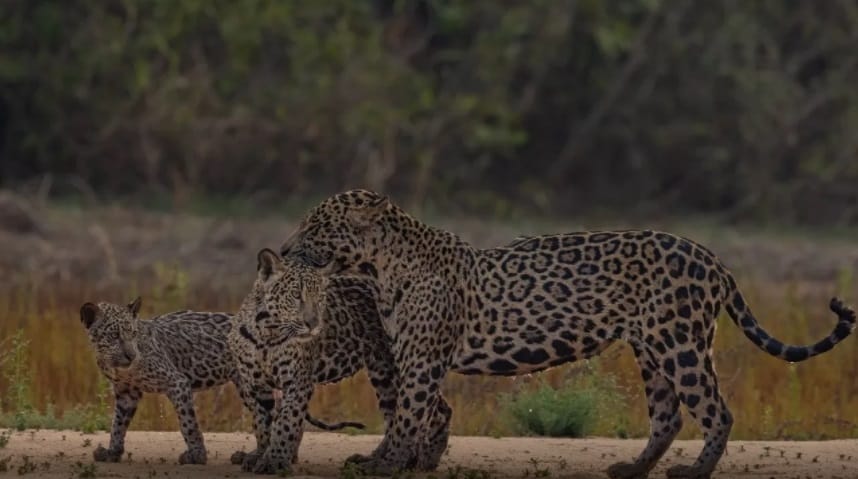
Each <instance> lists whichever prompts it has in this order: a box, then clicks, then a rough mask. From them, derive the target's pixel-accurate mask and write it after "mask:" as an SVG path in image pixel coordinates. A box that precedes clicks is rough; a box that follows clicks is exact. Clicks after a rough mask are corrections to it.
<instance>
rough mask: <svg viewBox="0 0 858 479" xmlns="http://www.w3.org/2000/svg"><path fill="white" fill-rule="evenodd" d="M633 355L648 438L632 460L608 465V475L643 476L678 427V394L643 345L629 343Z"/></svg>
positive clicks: (621, 477)
mask: <svg viewBox="0 0 858 479" xmlns="http://www.w3.org/2000/svg"><path fill="white" fill-rule="evenodd" d="M632 349H633V350H634V352H635V359H636V360H637V363H638V366H640V368H641V376H642V377H643V380H644V386H645V391H646V399H647V405H648V407H649V420H650V433H649V441H648V442H647V444H646V447H645V448H644V450H643V452H641V454H640V455H639V456H638V458H637V459H635V462H634V463H626V462H619V463H616V464H614V465H612V466H611V467H609V468H608V471H607V472H608V476H610V477H611V479H643V478H645V477H647V474H648V473H649V471H650V470H652V468H653V467H655V464H656V463H657V462H658V460H659V459H660V458H661V456H663V455H664V453H665V452H666V451H667V449H668V448H669V447H670V444H671V443H672V442H673V439H674V438H675V437H676V435H677V434H679V431H680V430H681V429H682V414H680V412H679V398H678V397H677V395H676V392H674V388H673V384H671V382H670V381H669V380H668V379H667V378H666V377H665V376H664V375H663V374H662V372H661V371H660V369H661V368H660V366H659V365H658V364H657V363H656V361H655V360H654V359H653V356H652V355H651V354H650V353H649V352H648V351H647V350H646V348H645V347H642V346H639V345H633V346H632Z"/></svg>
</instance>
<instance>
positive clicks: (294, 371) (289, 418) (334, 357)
mask: <svg viewBox="0 0 858 479" xmlns="http://www.w3.org/2000/svg"><path fill="white" fill-rule="evenodd" d="M257 266H258V267H257V270H258V276H257V279H256V281H255V282H254V285H253V288H252V290H251V292H250V293H249V294H248V295H247V297H246V298H245V300H244V302H243V303H242V306H241V309H240V310H239V313H238V315H237V319H236V325H237V327H236V328H234V329H233V331H232V332H231V333H230V346H231V348H232V349H233V353H234V355H235V357H236V358H237V359H238V372H239V376H240V378H241V379H240V381H241V382H242V383H243V384H248V385H249V387H250V394H251V395H254V394H255V391H256V390H257V389H259V390H261V391H263V392H264V391H266V390H270V389H272V388H277V389H280V390H282V391H283V406H282V407H281V408H279V410H277V411H276V413H275V415H274V417H273V418H272V421H273V422H272V424H271V427H270V437H264V438H259V442H260V448H259V450H258V452H259V453H261V455H259V454H255V455H249V456H248V457H247V458H246V459H244V460H243V464H242V469H244V470H246V471H254V472H257V473H268V474H273V473H280V472H284V471H288V470H289V467H290V464H291V463H292V462H293V459H294V457H295V455H296V454H297V452H298V446H299V445H300V443H301V437H302V434H303V418H304V416H305V415H306V414H307V405H308V403H309V401H310V397H311V395H312V394H313V389H314V387H315V385H316V384H324V383H333V382H336V381H339V380H341V379H344V378H347V377H349V376H352V375H353V374H355V373H357V372H358V371H359V370H361V369H362V368H363V367H366V368H367V372H368V375H369V378H370V381H371V383H372V385H373V387H374V388H375V389H376V394H377V396H378V402H379V408H380V409H381V410H382V412H383V413H384V417H385V422H386V423H388V424H389V423H391V422H392V420H393V419H392V414H393V411H394V407H395V404H396V384H397V382H396V381H397V379H396V371H395V369H394V361H393V357H392V356H391V352H390V348H389V344H388V343H389V341H388V339H387V336H386V335H385V334H384V331H383V330H382V327H381V323H380V322H379V318H378V309H377V306H376V303H375V301H374V298H375V297H376V296H377V292H376V286H375V282H374V281H372V280H371V279H369V278H363V277H358V276H352V277H348V276H335V277H330V278H328V277H327V276H322V275H319V274H318V272H317V271H316V270H315V268H312V267H309V266H306V265H304V264H303V263H298V262H295V261H284V260H283V259H281V258H280V257H279V256H278V255H277V253H275V252H274V251H272V250H270V249H264V250H262V251H260V252H259V255H258V262H257ZM308 296H313V297H316V298H322V297H323V298H325V300H324V301H322V300H321V299H319V300H316V301H314V302H312V303H311V304H309V305H308V307H307V308H306V310H305V312H306V314H302V315H295V314H291V315H281V314H280V312H282V311H293V310H294V309H295V308H296V307H297V305H298V304H302V305H307V301H306V300H305V298H306V297H308ZM284 318H285V320H284ZM262 444H265V446H266V447H262ZM385 449H386V444H385V443H384V442H383V443H382V445H381V446H379V451H383V450H385ZM380 453H381V452H379V454H380Z"/></svg>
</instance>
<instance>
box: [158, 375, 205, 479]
mask: <svg viewBox="0 0 858 479" xmlns="http://www.w3.org/2000/svg"><path fill="white" fill-rule="evenodd" d="M167 397H168V398H169V399H170V402H172V403H173V407H174V408H176V415H177V416H178V417H179V425H180V426H181V428H182V436H183V437H184V438H185V444H187V446H188V450H187V451H185V452H183V453H182V454H180V455H179V464H205V463H206V446H205V443H204V442H203V434H202V433H201V432H200V426H199V424H197V415H196V413H195V412H194V396H193V391H192V390H191V385H190V383H189V382H188V380H187V379H186V378H184V377H182V378H181V379H176V380H175V381H173V384H172V385H171V386H170V388H169V389H167Z"/></svg>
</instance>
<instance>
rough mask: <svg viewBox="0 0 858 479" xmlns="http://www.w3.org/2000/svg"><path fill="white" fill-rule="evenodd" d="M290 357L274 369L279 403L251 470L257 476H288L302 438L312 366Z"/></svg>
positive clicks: (311, 386) (312, 383)
mask: <svg viewBox="0 0 858 479" xmlns="http://www.w3.org/2000/svg"><path fill="white" fill-rule="evenodd" d="M290 356H291V355H284V357H283V358H282V362H281V363H279V364H278V365H277V366H275V368H274V372H275V374H276V375H277V383H278V386H279V389H280V390H282V391H283V400H282V403H281V404H280V407H279V408H276V410H275V411H274V419H273V421H272V423H271V430H270V438H269V442H268V448H267V449H266V450H265V452H264V453H263V454H262V456H260V457H259V459H258V460H257V461H256V465H255V466H254V468H253V471H254V472H256V473H258V474H281V473H289V472H290V471H291V466H292V462H293V461H294V459H295V458H296V457H297V455H298V447H299V446H300V445H301V438H302V437H303V435H304V418H305V416H306V415H307V409H308V405H309V404H310V397H311V396H312V395H313V386H314V385H315V384H314V382H313V381H312V365H311V362H310V361H309V358H307V357H305V356H304V357H295V356H292V357H290ZM301 356H303V354H302V355H301Z"/></svg>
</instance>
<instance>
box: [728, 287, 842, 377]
mask: <svg viewBox="0 0 858 479" xmlns="http://www.w3.org/2000/svg"><path fill="white" fill-rule="evenodd" d="M729 286H731V287H729V288H727V293H726V295H725V296H727V298H726V299H725V303H726V309H727V314H729V315H730V318H732V319H733V322H734V323H736V325H737V326H739V327H740V328H742V331H743V332H744V333H745V336H747V337H748V339H750V340H751V342H753V343H754V344H756V345H757V347H759V348H760V349H762V350H763V351H765V352H767V353H769V354H771V355H772V356H774V357H777V358H780V359H783V360H784V361H789V362H791V363H795V362H799V361H804V360H805V359H808V358H812V357H814V356H816V355H818V354H822V353H824V352H826V351H828V350H830V349H831V348H833V347H834V345H835V344H837V343H839V342H840V341H842V340H843V339H845V338H846V337H847V336H849V335H850V334H852V331H853V330H854V329H855V311H853V310H852V309H851V308H849V307H847V306H845V305H844V304H843V303H842V302H841V301H840V300H839V299H837V298H832V299H831V302H830V303H829V305H828V307H829V308H830V309H831V311H832V312H833V313H834V314H836V315H837V324H836V325H835V326H834V329H833V330H832V331H831V333H830V334H829V335H828V336H827V337H825V338H823V339H821V340H819V341H817V342H816V343H814V344H812V345H808V346H793V345H790V344H784V343H783V342H781V341H779V340H777V339H776V338H774V337H772V336H771V335H770V334H769V333H767V332H766V330H765V329H763V328H762V327H761V326H760V324H759V323H758V322H757V319H756V318H755V317H754V315H753V314H751V309H750V308H749V307H748V305H747V304H746V303H745V299H744V298H743V297H742V293H740V292H739V290H738V288H736V286H735V282H733V280H732V278H730V285H729ZM731 291H732V292H731Z"/></svg>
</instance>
